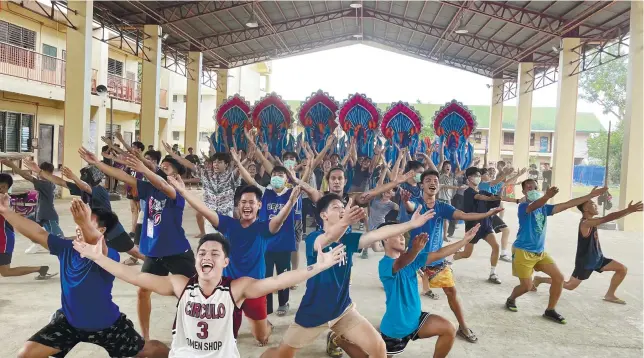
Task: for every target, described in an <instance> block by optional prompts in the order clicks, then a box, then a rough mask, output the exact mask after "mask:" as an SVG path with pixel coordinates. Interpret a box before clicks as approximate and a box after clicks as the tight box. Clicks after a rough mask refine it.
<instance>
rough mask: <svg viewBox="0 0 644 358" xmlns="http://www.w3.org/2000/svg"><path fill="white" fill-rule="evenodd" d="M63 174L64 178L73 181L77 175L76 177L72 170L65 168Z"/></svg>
mask: <svg viewBox="0 0 644 358" xmlns="http://www.w3.org/2000/svg"><path fill="white" fill-rule="evenodd" d="M61 172H62V173H63V176H64V177H66V178H69V179H72V180H73V179H74V178H75V177H76V175H74V172H72V170H71V169H69V168H67V167H63V169H62V170H61Z"/></svg>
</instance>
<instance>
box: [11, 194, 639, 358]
mask: <svg viewBox="0 0 644 358" xmlns="http://www.w3.org/2000/svg"><path fill="white" fill-rule="evenodd" d="M113 206H114V208H115V210H116V212H117V213H118V214H120V217H121V218H122V221H123V223H124V226H125V227H126V228H127V227H129V223H130V216H129V203H128V202H127V201H125V200H124V201H120V202H114V203H113ZM56 207H57V210H58V212H59V214H60V216H61V227H62V229H63V230H64V232H65V233H66V234H68V235H69V234H71V233H73V229H74V224H73V221H72V218H71V215H70V214H69V211H68V208H69V202H68V201H66V200H59V201H57V202H56ZM506 210H507V213H506V215H505V217H506V221H507V222H508V224H509V226H510V228H511V230H512V236H511V240H513V239H514V235H515V233H516V228H517V221H516V207H515V206H514V205H508V207H507V209H506ZM579 217H580V215H579V214H578V213H577V212H575V211H573V210H570V211H569V212H565V213H561V214H558V215H556V216H555V217H552V218H550V219H549V225H548V239H547V240H548V241H547V244H546V245H547V249H548V251H549V252H550V254H551V255H552V256H553V257H554V258H555V260H556V261H557V263H558V265H559V267H560V268H561V269H562V270H563V272H564V275H565V276H566V277H569V275H570V273H571V272H572V269H573V263H574V255H575V247H576V238H577V234H576V228H577V222H578V220H579ZM184 223H185V224H184V228H187V230H186V231H187V234H188V235H189V237H192V236H193V235H194V234H195V233H196V232H197V230H196V223H195V218H194V211H193V210H192V209H191V208H189V209H187V210H186V215H185V217H184ZM462 233H463V231H462V226H461V227H460V228H459V230H458V231H457V233H456V236H457V237H461V236H462ZM600 237H601V240H602V247H603V249H604V252H605V254H606V255H607V256H608V257H611V258H615V259H617V260H619V261H621V262H623V263H624V264H626V265H627V266H628V267H629V269H630V271H629V274H628V277H627V278H626V280H625V281H624V283H623V284H622V287H621V288H620V290H619V291H618V295H619V296H620V297H621V298H623V299H625V300H626V301H627V302H628V304H627V305H626V306H620V305H615V304H610V303H607V302H604V301H602V297H603V295H604V293H605V290H606V288H607V287H608V283H609V280H610V274H597V273H595V274H593V275H592V276H591V278H590V279H589V280H588V281H587V282H584V283H583V284H582V285H581V286H580V287H579V288H578V289H577V290H576V291H573V292H567V291H564V293H563V295H562V297H561V300H560V301H559V305H558V311H559V312H560V313H562V314H563V315H564V316H565V317H566V318H567V320H568V324H567V325H565V326H563V325H557V324H555V323H552V322H550V321H546V320H545V319H543V318H542V317H541V314H542V313H543V310H544V308H545V306H546V303H547V298H548V292H547V286H544V288H543V289H540V291H539V292H537V293H530V294H527V295H525V296H524V297H522V298H520V299H519V300H518V301H517V305H518V307H519V312H518V313H511V312H509V311H506V310H505V308H504V302H505V299H506V297H507V296H508V295H509V293H510V291H511V290H512V288H513V287H514V285H515V284H516V283H517V282H518V281H517V280H516V279H515V278H514V277H512V276H511V264H510V263H505V262H501V261H500V262H499V265H498V268H497V272H498V273H499V275H500V277H501V279H502V280H503V284H502V285H493V284H489V283H487V282H486V279H487V275H488V271H489V254H490V248H489V246H487V245H486V244H485V243H481V244H478V245H477V246H476V249H475V251H474V254H473V255H472V257H471V258H470V259H467V260H463V261H458V262H456V264H455V265H454V271H455V279H456V281H457V287H458V289H459V296H460V299H461V302H462V305H463V307H464V310H465V315H466V319H467V321H468V324H469V325H470V327H471V328H472V329H473V331H474V332H475V333H476V334H477V335H478V337H479V342H478V343H477V344H470V343H467V342H465V341H464V340H461V339H458V338H457V341H456V343H455V344H454V348H453V349H452V352H451V356H452V357H564V356H568V357H606V356H612V357H620V358H621V357H642V354H643V350H642V334H643V332H642V255H643V253H642V252H643V251H642V249H643V247H642V235H641V234H632V233H623V232H616V231H601V232H600ZM499 239H500V238H499ZM16 241H17V242H16V253H15V255H14V262H13V265H14V266H16V265H41V264H49V265H52V266H54V271H58V262H57V260H56V259H55V257H53V256H50V255H48V254H36V255H26V254H24V249H25V248H26V247H27V246H28V244H29V241H28V240H26V239H24V238H23V237H21V236H19V237H18V238H17V240H16ZM190 241H191V242H192V243H193V244H196V241H197V240H196V239H191V240H190ZM381 255H382V254H376V255H371V256H370V258H369V259H368V260H361V259H360V258H357V257H356V260H355V263H356V264H355V266H354V271H353V285H352V287H351V296H352V298H353V300H354V301H355V302H356V303H357V305H358V309H359V311H360V312H361V313H362V314H363V315H364V316H365V317H367V318H368V319H369V320H370V321H371V323H373V324H374V325H376V326H377V325H379V324H380V319H381V317H382V314H383V312H384V307H385V295H384V291H383V290H382V288H381V285H380V282H379V280H378V276H377V265H378V260H379V257H380V256H381ZM303 261H304V258H302V262H303ZM303 293H304V286H303V285H301V286H300V288H299V289H297V290H295V291H291V307H293V308H296V307H297V306H298V304H299V301H300V299H301V297H302V294H303ZM59 295H60V281H59V279H58V278H55V279H52V280H50V281H45V282H41V281H35V280H33V275H32V276H26V277H19V278H0V322H2V324H0V337H1V338H0V342H1V343H0V357H3V358H4V357H14V356H15V355H16V353H17V351H18V349H19V348H20V347H21V346H22V344H23V343H24V342H25V340H26V339H28V338H29V337H30V336H31V335H32V334H33V333H35V332H36V331H38V330H39V329H40V328H41V327H42V326H43V325H45V324H46V323H47V321H48V320H49V317H50V315H51V313H52V312H54V311H55V310H56V309H58V308H59V307H60V299H59ZM113 295H114V300H115V301H116V303H117V304H118V305H119V307H120V308H121V311H122V312H124V313H125V314H127V315H128V317H129V318H130V319H131V320H132V321H134V322H135V324H137V325H138V323H137V315H136V290H135V288H134V287H133V286H130V285H129V284H126V283H124V282H122V281H119V280H117V281H116V282H115V285H114V290H113ZM175 304H176V299H175V298H171V297H159V296H156V295H155V296H154V297H153V312H152V322H151V327H152V331H151V334H152V337H153V338H155V339H160V340H162V341H163V342H165V343H167V344H169V343H170V341H171V326H172V321H173V319H174V316H175ZM423 309H424V310H427V311H430V312H432V313H436V314H440V315H442V316H444V317H446V318H447V319H449V320H450V321H452V322H453V323H454V324H456V319H455V318H454V315H453V314H452V312H451V311H450V309H449V307H448V305H447V301H446V299H445V297H444V295H442V296H441V299H440V300H438V301H431V300H429V299H425V298H423ZM294 313H295V311H291V312H290V313H289V314H288V315H287V316H285V317H271V318H270V319H271V321H272V322H273V323H274V324H275V326H276V331H275V334H274V335H273V337H271V340H270V344H271V345H276V344H278V343H279V341H280V338H281V337H282V335H283V334H284V332H285V330H286V328H287V327H288V325H289V324H290V323H291V322H292V321H293V318H294ZM434 342H435V339H428V340H422V341H421V340H419V341H415V342H411V343H410V344H409V346H408V347H407V350H406V351H405V352H404V353H403V354H402V355H400V356H401V357H420V356H424V357H428V356H430V355H431V354H432V353H431V352H433V346H434ZM238 345H239V350H240V353H241V356H242V357H258V356H259V355H260V354H261V353H262V352H263V351H264V348H259V347H256V345H255V343H254V340H253V339H252V336H251V335H250V332H249V329H248V326H247V325H246V324H245V322H244V324H243V325H242V328H241V331H240V337H239V341H238ZM324 345H325V341H324V337H320V338H318V340H317V341H316V342H315V344H314V345H312V346H310V347H307V348H305V349H304V350H302V351H301V353H300V354H299V355H298V357H325V356H326V355H325V352H324ZM68 357H70V358H72V357H83V358H85V357H96V358H99V357H107V354H106V353H105V352H104V351H103V350H101V349H99V348H97V347H95V346H91V345H86V344H81V345H79V346H77V347H76V348H75V349H74V351H73V352H72V353H71V354H69V355H68Z"/></svg>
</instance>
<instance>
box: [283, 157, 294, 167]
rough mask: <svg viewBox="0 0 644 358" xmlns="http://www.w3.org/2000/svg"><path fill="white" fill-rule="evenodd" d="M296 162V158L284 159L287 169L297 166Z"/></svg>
mask: <svg viewBox="0 0 644 358" xmlns="http://www.w3.org/2000/svg"><path fill="white" fill-rule="evenodd" d="M296 164H297V162H296V161H295V160H293V159H288V160H285V161H284V166H285V167H286V168H287V169H293V168H295V165H296Z"/></svg>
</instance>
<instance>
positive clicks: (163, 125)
mask: <svg viewBox="0 0 644 358" xmlns="http://www.w3.org/2000/svg"><path fill="white" fill-rule="evenodd" d="M170 125H171V124H170V119H169V118H159V147H158V148H157V150H160V151H161V154H162V155H164V156H165V155H167V154H169V153H167V152H166V150H165V148H164V147H163V145H161V140H164V141H165V142H166V143H169V141H168V136H169V135H170V132H171V129H170ZM181 154H183V153H181Z"/></svg>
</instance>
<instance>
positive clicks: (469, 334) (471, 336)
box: [458, 326, 479, 343]
mask: <svg viewBox="0 0 644 358" xmlns="http://www.w3.org/2000/svg"><path fill="white" fill-rule="evenodd" d="M458 335H459V336H461V337H462V338H463V339H465V340H466V341H468V342H470V343H476V342H477V341H478V340H479V339H478V338H477V337H476V335H475V334H474V332H472V330H471V329H469V328H468V329H467V333H465V332H463V330H462V329H461V326H459V327H458Z"/></svg>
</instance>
